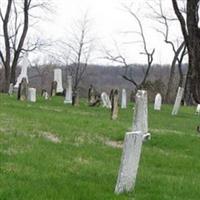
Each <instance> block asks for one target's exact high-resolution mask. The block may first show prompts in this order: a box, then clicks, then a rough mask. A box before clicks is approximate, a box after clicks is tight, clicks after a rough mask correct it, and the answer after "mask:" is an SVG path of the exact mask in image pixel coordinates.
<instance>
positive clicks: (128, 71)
mask: <svg viewBox="0 0 200 200" xmlns="http://www.w3.org/2000/svg"><path fill="white" fill-rule="evenodd" d="M124 8H125V9H126V11H127V12H128V13H129V14H130V15H131V16H132V17H133V18H134V20H136V22H137V24H138V26H139V32H137V33H139V35H140V37H141V42H142V44H143V51H142V52H140V54H143V55H145V56H146V61H147V68H146V69H145V70H144V76H143V78H142V80H141V81H140V82H139V83H138V82H137V81H136V80H135V79H134V78H133V73H132V67H131V64H128V63H127V61H126V58H125V56H123V55H122V54H121V53H120V52H119V50H118V55H117V56H113V55H112V53H110V52H109V51H106V55H107V56H106V59H108V60H111V61H114V62H117V63H119V64H121V65H123V66H124V68H125V71H124V74H123V75H122V77H123V78H124V79H125V80H127V81H129V82H131V83H132V84H133V85H134V86H135V87H136V90H138V89H142V88H143V87H144V86H145V83H146V80H147V78H148V75H149V72H150V69H151V66H152V63H153V56H154V53H155V49H153V50H151V51H149V50H148V48H147V42H146V38H145V34H144V30H143V26H142V22H141V20H140V19H139V17H138V16H137V15H136V14H135V13H134V12H133V11H132V10H131V8H130V7H129V6H124Z"/></svg>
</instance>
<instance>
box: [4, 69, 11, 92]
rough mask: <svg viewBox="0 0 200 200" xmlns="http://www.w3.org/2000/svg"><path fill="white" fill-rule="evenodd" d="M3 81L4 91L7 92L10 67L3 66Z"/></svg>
mask: <svg viewBox="0 0 200 200" xmlns="http://www.w3.org/2000/svg"><path fill="white" fill-rule="evenodd" d="M4 76H5V83H4V92H5V93H7V92H8V90H9V86H10V67H6V68H5V74H4Z"/></svg>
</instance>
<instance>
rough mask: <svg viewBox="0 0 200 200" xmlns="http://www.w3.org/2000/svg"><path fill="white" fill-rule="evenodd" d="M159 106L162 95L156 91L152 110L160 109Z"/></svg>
mask: <svg viewBox="0 0 200 200" xmlns="http://www.w3.org/2000/svg"><path fill="white" fill-rule="evenodd" d="M161 106H162V96H161V94H160V93H158V94H157V95H156V97H155V102H154V110H161Z"/></svg>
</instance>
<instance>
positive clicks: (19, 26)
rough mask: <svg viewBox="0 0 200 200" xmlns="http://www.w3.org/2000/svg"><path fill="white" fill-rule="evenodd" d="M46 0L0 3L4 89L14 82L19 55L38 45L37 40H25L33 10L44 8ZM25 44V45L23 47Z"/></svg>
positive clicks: (8, 0) (11, 0)
mask: <svg viewBox="0 0 200 200" xmlns="http://www.w3.org/2000/svg"><path fill="white" fill-rule="evenodd" d="M46 5H47V2H45V1H42V0H41V1H40V0H38V1H36V0H22V1H21V2H20V1H16V0H7V2H6V1H3V3H0V25H2V33H1V35H0V36H1V38H2V41H3V42H2V45H1V46H0V61H1V63H2V65H3V68H4V69H5V85H4V90H5V91H8V88H9V84H10V83H13V84H15V81H16V75H15V72H16V67H17V64H18V62H19V59H20V56H21V54H22V53H23V52H25V51H33V50H35V49H36V48H37V47H38V45H39V43H40V42H39V40H37V41H36V42H33V43H31V42H30V41H27V40H26V39H27V35H28V30H29V28H30V26H31V23H30V19H31V18H32V17H33V15H32V13H33V10H34V9H36V8H45V7H46ZM25 44H27V45H26V47H25Z"/></svg>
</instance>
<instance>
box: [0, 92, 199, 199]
mask: <svg viewBox="0 0 200 200" xmlns="http://www.w3.org/2000/svg"><path fill="white" fill-rule="evenodd" d="M132 107H133V105H131V104H129V107H128V108H127V109H124V110H120V112H119V119H118V120H116V121H112V120H110V112H109V110H108V109H105V108H102V107H94V108H93V107H88V106H87V103H86V101H84V100H82V101H81V105H80V106H79V107H75V108H74V107H72V106H71V105H64V104H63V99H62V97H55V98H53V99H52V100H50V101H45V100H43V99H42V98H39V99H38V101H37V103H29V102H19V101H17V100H16V97H15V96H13V97H9V96H7V95H4V94H0V200H114V199H116V200H133V199H135V200H199V198H200V134H199V135H198V134H197V132H196V127H197V125H200V116H197V115H195V114H194V113H195V107H182V108H181V110H180V113H179V114H178V116H171V110H172V107H171V106H169V105H164V106H163V107H162V111H161V112H158V111H154V110H153V106H152V105H149V132H150V133H151V134H152V139H151V140H150V141H148V142H146V143H144V145H143V149H142V157H141V160H140V166H139V172H138V177H137V181H136V187H135V190H134V191H133V192H131V193H128V194H123V195H115V194H114V188H115V184H116V180H117V174H118V169H119V164H120V158H121V153H122V149H121V148H120V145H115V144H119V143H120V142H122V141H123V138H124V134H125V132H126V131H129V130H130V127H131V125H132V118H133V110H132Z"/></svg>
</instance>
